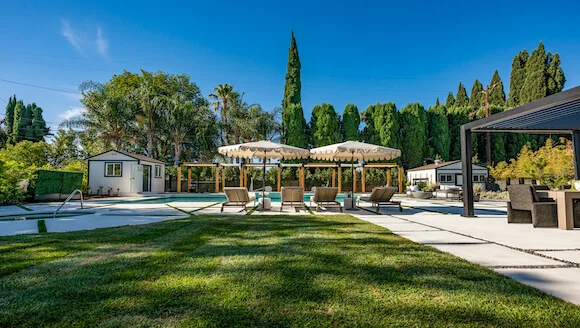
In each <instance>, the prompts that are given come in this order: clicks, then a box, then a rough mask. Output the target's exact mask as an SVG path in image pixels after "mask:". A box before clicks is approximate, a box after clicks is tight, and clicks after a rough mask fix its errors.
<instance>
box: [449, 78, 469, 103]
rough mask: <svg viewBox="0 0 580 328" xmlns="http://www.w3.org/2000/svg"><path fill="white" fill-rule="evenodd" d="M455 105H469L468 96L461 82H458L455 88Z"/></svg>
mask: <svg viewBox="0 0 580 328" xmlns="http://www.w3.org/2000/svg"><path fill="white" fill-rule="evenodd" d="M453 105H454V106H455V107H465V106H469V98H468V97H467V90H465V87H464V86H463V83H461V82H459V87H458V88H457V97H455V103H454V104H453Z"/></svg>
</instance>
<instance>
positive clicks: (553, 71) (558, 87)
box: [548, 53, 566, 96]
mask: <svg viewBox="0 0 580 328" xmlns="http://www.w3.org/2000/svg"><path fill="white" fill-rule="evenodd" d="M548 57H549V59H550V64H549V66H548V96H549V95H553V94H555V93H558V92H561V91H562V90H563V89H564V84H565V83H566V76H564V70H562V67H560V64H561V62H560V55H559V54H558V53H556V54H554V55H553V56H552V55H551V54H548Z"/></svg>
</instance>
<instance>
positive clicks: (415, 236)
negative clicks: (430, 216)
mask: <svg viewBox="0 0 580 328" xmlns="http://www.w3.org/2000/svg"><path fill="white" fill-rule="evenodd" d="M397 235H399V236H401V237H403V238H407V239H409V240H412V241H414V242H416V243H419V244H425V245H441V244H482V243H485V241H481V240H477V239H474V238H469V237H465V236H461V235H458V234H454V233H452V232H448V231H437V230H435V231H402V232H397Z"/></svg>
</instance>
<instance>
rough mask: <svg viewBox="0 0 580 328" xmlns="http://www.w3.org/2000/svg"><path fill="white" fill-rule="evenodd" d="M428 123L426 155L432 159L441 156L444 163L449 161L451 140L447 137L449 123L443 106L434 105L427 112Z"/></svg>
mask: <svg viewBox="0 0 580 328" xmlns="http://www.w3.org/2000/svg"><path fill="white" fill-rule="evenodd" d="M427 121H428V124H427V126H428V139H427V145H428V155H429V156H431V157H432V158H434V157H437V155H438V156H441V158H442V159H443V160H445V161H447V160H449V148H450V146H451V139H450V135H449V121H448V120H447V110H446V109H445V106H443V105H440V104H435V106H433V107H429V109H428V110H427Z"/></svg>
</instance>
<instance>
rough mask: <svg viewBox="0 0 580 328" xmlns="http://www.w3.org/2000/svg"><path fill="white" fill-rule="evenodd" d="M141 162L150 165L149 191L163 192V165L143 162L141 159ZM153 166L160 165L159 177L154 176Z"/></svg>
mask: <svg viewBox="0 0 580 328" xmlns="http://www.w3.org/2000/svg"><path fill="white" fill-rule="evenodd" d="M141 164H142V165H151V192H152V193H162V192H165V165H163V164H156V163H151V162H145V161H141ZM155 166H161V177H160V178H156V177H155ZM141 178H143V176H141ZM141 181H142V180H141ZM141 184H142V183H141Z"/></svg>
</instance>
